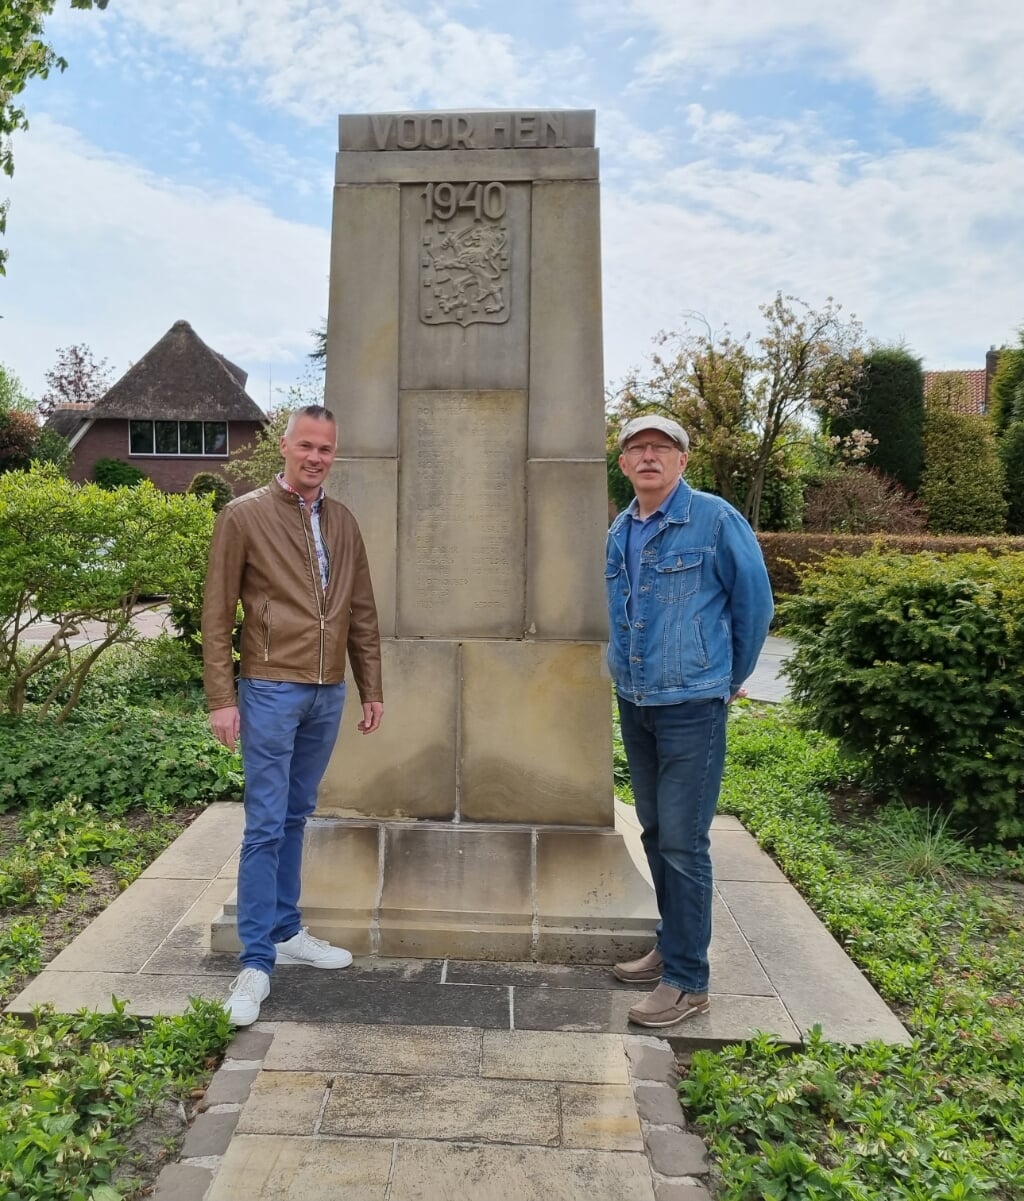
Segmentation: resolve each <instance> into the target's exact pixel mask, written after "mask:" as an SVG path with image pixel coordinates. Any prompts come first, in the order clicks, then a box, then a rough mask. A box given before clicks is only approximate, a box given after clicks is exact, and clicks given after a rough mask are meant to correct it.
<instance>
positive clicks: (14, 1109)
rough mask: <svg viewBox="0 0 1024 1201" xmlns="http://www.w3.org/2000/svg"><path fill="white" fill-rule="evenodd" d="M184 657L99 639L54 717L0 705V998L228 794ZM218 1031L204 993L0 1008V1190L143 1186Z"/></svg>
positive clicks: (31, 1193) (129, 1192) (96, 1199)
mask: <svg viewBox="0 0 1024 1201" xmlns="http://www.w3.org/2000/svg"><path fill="white" fill-rule="evenodd" d="M170 667H173V668H174V670H170V669H169V668H170ZM196 671H197V665H196V664H194V663H190V662H189V661H188V659H187V658H182V656H181V655H180V654H179V652H178V649H177V648H175V647H173V645H172V644H170V641H169V640H163V639H161V640H156V641H154V642H151V643H146V644H143V645H142V646H140V647H137V648H131V650H126V651H125V652H115V651H111V652H108V659H107V661H106V663H104V664H103V665H102V667H100V666H99V665H98V667H97V669H96V670H95V672H94V675H91V676H90V677H89V680H88V683H87V689H88V693H87V694H86V693H83V703H82V704H80V706H79V708H78V709H76V711H75V714H74V715H73V716H72V717H71V718H69V719H68V721H67V722H65V724H64V725H63V726H62V727H61V729H60V730H59V731H58V732H56V733H55V732H54V729H53V726H52V723H47V722H46V721H42V722H37V721H35V720H34V717H35V714H34V711H33V710H32V709H31V708H30V709H29V710H27V711H26V714H25V715H24V716H23V717H21V718H18V719H6V720H3V721H0V1005H2V1004H6V1003H7V1001H9V1000H10V999H11V997H13V996H14V995H16V993H17V992H18V991H19V990H20V988H21V987H22V986H23V985H24V984H25V983H26V982H27V981H28V980H29V979H30V978H31V976H32V975H33V974H34V973H36V972H37V971H39V970H40V968H41V967H42V966H43V964H44V963H46V962H48V961H49V960H50V959H51V958H52V957H53V956H54V955H55V954H56V953H57V951H59V950H60V949H61V948H62V947H63V946H65V945H66V944H67V943H68V942H70V941H71V939H72V938H73V937H74V936H75V935H76V934H77V933H78V932H79V930H81V929H82V928H84V927H85V926H86V925H87V924H88V923H89V921H91V920H92V918H93V917H94V916H95V915H96V914H97V913H99V912H100V911H101V910H102V909H103V908H105V906H106V905H107V904H109V902H110V901H111V900H112V899H113V898H114V897H115V896H117V894H118V893H119V892H120V891H121V890H122V889H123V888H125V887H127V886H128V884H130V883H131V882H132V881H133V880H134V879H135V878H136V877H137V876H138V875H139V873H140V872H141V871H142V870H143V869H144V868H145V867H146V865H147V864H148V863H149V862H151V861H152V859H154V858H155V857H156V855H158V854H159V853H160V851H161V850H163V849H164V847H166V846H167V845H169V843H170V842H171V841H173V839H174V838H175V837H176V836H177V834H178V833H179V832H180V831H181V830H182V829H183V828H184V827H185V826H187V825H188V824H189V823H190V822H191V821H192V820H194V818H195V817H196V815H197V814H198V813H199V812H200V810H201V808H202V806H203V805H205V804H206V803H207V802H208V801H210V800H212V799H215V798H217V797H230V796H232V795H237V793H238V791H239V784H240V770H239V764H238V762H237V760H236V759H235V757H234V756H231V755H229V754H228V753H227V752H226V751H223V749H222V748H219V747H218V746H217V745H216V743H215V742H214V741H213V740H212V737H211V735H210V734H209V730H208V727H207V726H206V721H205V718H204V717H203V716H202V712H201V702H200V698H199V696H198V693H197V691H196V679H195V676H196ZM41 683H45V681H42V682H41ZM76 785H77V786H79V791H78V792H77V793H72V792H70V791H69V789H71V788H73V787H75V786H76ZM82 793H85V794H86V796H87V798H88V799H83V796H82V795H81V794H82ZM230 1034H231V1030H230V1028H229V1026H228V1023H227V1019H226V1016H225V1014H224V1011H223V1009H222V1008H221V1007H220V1006H218V1005H215V1004H211V1003H208V1002H202V1001H197V1002H194V1003H193V1005H192V1007H191V1009H190V1011H189V1012H188V1013H186V1014H184V1015H182V1016H180V1017H175V1018H157V1019H154V1020H142V1019H139V1018H136V1017H133V1016H132V1015H131V1014H130V1013H128V1012H127V1010H126V1009H125V1008H124V1007H123V1006H115V1012H113V1013H112V1014H110V1015H100V1014H90V1013H85V1012H83V1013H80V1014H78V1015H75V1016H71V1017H69V1016H61V1015H56V1014H53V1013H52V1012H49V1011H46V1010H40V1011H39V1012H37V1013H36V1015H35V1017H34V1020H33V1021H27V1022H26V1021H22V1020H20V1019H17V1018H13V1017H0V1201H121V1199H122V1198H135V1197H140V1196H142V1195H143V1193H144V1191H148V1184H149V1183H150V1182H151V1181H152V1179H153V1177H154V1176H155V1175H156V1173H157V1172H158V1171H159V1169H160V1167H161V1166H162V1164H163V1163H164V1162H166V1160H167V1159H169V1158H173V1156H174V1154H175V1149H176V1147H177V1145H178V1144H179V1143H180V1140H181V1139H182V1138H183V1136H184V1133H185V1130H186V1129H187V1123H188V1121H189V1119H190V1117H191V1111H192V1109H193V1107H194V1105H195V1100H196V1097H197V1096H201V1091H202V1087H203V1084H204V1082H205V1080H206V1079H207V1078H208V1076H209V1074H210V1073H211V1072H212V1070H213V1069H214V1068H215V1067H216V1064H217V1062H218V1060H219V1058H220V1056H221V1054H222V1052H223V1050H224V1048H225V1047H226V1045H227V1043H228V1041H229V1038H230Z"/></svg>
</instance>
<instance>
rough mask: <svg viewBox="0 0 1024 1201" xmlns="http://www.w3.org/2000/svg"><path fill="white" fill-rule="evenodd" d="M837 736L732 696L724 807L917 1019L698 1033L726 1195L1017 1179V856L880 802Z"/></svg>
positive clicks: (799, 1195) (1020, 1116)
mask: <svg viewBox="0 0 1024 1201" xmlns="http://www.w3.org/2000/svg"><path fill="white" fill-rule="evenodd" d="M849 772H850V768H849V766H848V764H847V763H846V762H845V761H844V760H842V759H841V758H840V756H839V754H838V752H837V749H836V746H835V744H834V743H833V742H831V741H830V740H829V739H827V738H825V737H824V736H821V735H816V734H812V733H810V734H809V733H806V732H801V731H799V730H798V729H797V728H796V727H795V726H794V725H793V724H792V723H791V722H790V721H788V720H787V718H786V716H785V714H784V712H783V713H780V712H778V711H770V710H766V709H762V708H758V707H756V706H749V705H748V706H739V707H738V708H737V711H736V713H735V714H734V718H733V721H732V723H731V729H730V750H729V762H728V767H727V775H726V781H725V785H724V788H723V799H722V805H721V809H722V811H723V812H727V813H733V814H735V815H736V816H737V817H739V818H740V819H741V820H742V821H743V822H744V824H745V825H746V827H747V828H748V829H749V830H750V831H751V832H752V833H753V834H754V835H755V837H757V839H758V841H759V842H760V843H761V845H762V846H763V847H765V849H766V850H768V851H769V852H770V853H771V854H772V855H773V857H774V858H775V859H776V861H777V862H778V863H779V864H780V866H781V867H782V869H783V871H785V873H786V875H787V876H788V877H789V878H790V879H791V880H792V881H793V883H794V884H795V885H796V886H797V888H799V890H800V891H801V892H802V893H803V895H804V896H805V897H806V898H807V900H808V902H809V903H810V905H811V906H812V908H813V909H814V910H815V912H816V913H817V914H818V916H819V917H820V918H821V920H822V921H823V922H824V923H825V924H826V925H827V926H828V928H829V929H830V930H831V932H832V934H833V935H834V936H835V937H836V939H837V940H838V941H839V942H841V943H842V944H843V946H844V947H845V948H846V950H847V952H848V953H849V954H850V956H851V957H852V958H853V959H854V961H855V962H856V963H857V964H858V965H859V966H860V967H861V969H862V970H863V971H864V973H865V975H866V976H867V977H868V978H869V979H870V980H871V981H872V983H873V984H874V986H875V987H876V988H877V989H878V991H879V992H880V993H881V995H882V996H883V997H884V998H885V999H886V1000H887V1001H888V1002H889V1004H890V1005H892V1006H893V1008H894V1009H895V1010H896V1012H897V1013H898V1014H899V1016H900V1018H901V1019H902V1021H903V1022H904V1024H905V1025H906V1026H907V1028H908V1030H909V1031H910V1032H911V1034H912V1036H913V1042H912V1044H911V1045H910V1046H908V1047H887V1046H884V1045H881V1044H869V1045H866V1046H864V1047H846V1046H840V1045H837V1044H833V1043H829V1042H827V1041H826V1040H824V1039H822V1038H821V1037H820V1035H817V1034H816V1035H815V1036H814V1037H812V1038H810V1039H809V1040H808V1042H807V1044H806V1045H805V1046H804V1047H803V1048H802V1049H801V1050H799V1051H796V1052H792V1051H790V1050H788V1049H786V1048H783V1047H781V1046H779V1045H778V1044H777V1043H776V1042H775V1041H774V1040H772V1039H771V1038H768V1037H758V1038H755V1039H753V1040H752V1041H751V1042H750V1043H749V1044H745V1045H740V1046H734V1047H730V1048H726V1049H725V1050H724V1051H721V1052H717V1053H711V1052H696V1053H694V1054H693V1056H692V1060H691V1063H690V1066H689V1069H688V1073H687V1075H686V1077H685V1079H684V1080H683V1081H682V1083H681V1085H680V1095H681V1099H682V1101H683V1104H684V1106H685V1108H686V1109H687V1112H688V1113H689V1115H690V1117H691V1119H692V1120H693V1121H694V1123H695V1124H696V1127H697V1129H698V1130H699V1131H700V1132H701V1133H702V1134H704V1135H705V1137H706V1138H707V1140H708V1142H709V1145H710V1148H711V1151H712V1155H713V1157H714V1160H715V1162H716V1165H717V1173H718V1179H717V1185H718V1188H717V1195H718V1198H719V1201H755V1199H757V1201H762V1199H766V1201H802V1199H807V1201H883V1199H884V1201H1019V1199H1020V1198H1021V1197H1024V998H1022V996H1021V981H1022V980H1024V883H1022V881H1024V856H1022V853H1021V851H1020V850H1017V851H1012V850H1006V849H999V848H990V849H976V848H972V847H970V846H968V845H966V844H965V843H964V842H962V841H960V840H958V839H956V838H954V837H953V836H952V835H951V834H950V833H949V831H948V829H946V828H945V826H944V825H943V823H942V822H941V821H937V820H935V819H934V818H932V817H930V816H929V815H928V814H927V813H926V812H923V811H908V810H906V809H905V808H903V807H900V806H893V805H885V806H877V805H875V804H874V802H873V801H872V799H871V798H870V797H869V796H866V795H864V794H862V793H861V792H860V790H859V787H858V782H857V780H855V779H852V778H851V777H850V774H849Z"/></svg>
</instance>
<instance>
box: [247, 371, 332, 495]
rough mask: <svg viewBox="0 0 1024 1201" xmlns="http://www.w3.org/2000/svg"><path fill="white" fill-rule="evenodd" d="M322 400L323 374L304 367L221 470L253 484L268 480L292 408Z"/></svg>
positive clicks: (275, 467) (277, 460) (276, 467)
mask: <svg viewBox="0 0 1024 1201" xmlns="http://www.w3.org/2000/svg"><path fill="white" fill-rule="evenodd" d="M312 357H313V356H312V355H311V356H310V358H312ZM278 391H281V389H278ZM323 403H324V381H323V376H322V375H320V373H319V372H317V371H316V370H315V369H314V368H312V367H307V369H306V371H305V372H304V373H303V375H302V376H301V377H300V378H299V379H298V381H297V382H296V383H294V384H291V385H290V386H289V387H288V388H286V389H285V390H284V401H283V402H282V403H281V404H280V405H278V406H277V408H274V409H271V410H270V420H269V421H268V422H267V424H266V425H265V426H264V427H263V429H261V430H260V432H259V433H258V434H257V435H256V440H255V442H246V443H244V444H243V445H242V446H240V447H239V448H238V452H237V455H232V457H231V459H230V460H229V461H228V462H227V463H225V464H224V472H225V474H226V475H229V476H230V477H231V478H232V479H233V480H238V481H239V482H241V483H244V484H249V485H250V486H251V487H253V488H262V487H263V485H264V484H268V483H269V482H270V481H271V480H272V479H273V478H274V476H275V475H277V473H278V472H279V471H280V470H281V437H282V435H283V434H284V431H285V426H287V424H288V418H289V417H290V416H291V415H292V413H294V412H295V410H296V409H302V408H305V407H306V406H307V405H322V404H323Z"/></svg>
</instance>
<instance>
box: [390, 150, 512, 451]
mask: <svg viewBox="0 0 1024 1201" xmlns="http://www.w3.org/2000/svg"><path fill="white" fill-rule="evenodd" d="M380 157H381V156H377V158H378V160H379V158H380ZM401 157H405V156H401ZM476 180H479V181H480V184H481V186H482V187H484V188H490V186H491V184H490V182H488V181H487V177H486V176H480V175H477V176H475V177H474V181H476ZM495 186H497V187H498V188H500V189H501V197H500V199H501V205H502V207H503V209H504V212H503V214H502V216H501V218H500V220H498V221H485V222H483V223H482V224H479V225H477V226H474V224H473V218H472V217H470V216H468V215H467V216H462V215H461V214H458V213H457V214H456V217H455V219H454V221H451V222H448V221H442V220H440V219H439V218H437V217H431V216H430V215H429V214H428V212H427V201H426V193H427V189H425V188H424V187H423V185H422V184H419V186H416V185H413V186H409V187H403V188H402V233H401V237H402V266H401V301H400V309H401V317H400V320H401V331H402V332H401V340H400V347H399V354H400V358H399V379H398V384H399V388H400V389H402V390H403V391H408V390H416V391H427V390H442V391H444V390H447V391H460V392H469V393H471V394H473V393H476V392H481V391H482V392H493V391H508V390H514V391H525V390H526V388H527V387H528V386H529V373H530V197H531V188H530V185H529V184H528V183H508V184H505V183H498V184H496V185H495ZM457 190H459V191H465V187H464V186H463V187H461V188H458V189H457ZM469 228H472V229H478V230H479V231H480V236H486V237H492V238H500V239H503V248H502V250H501V251H500V253H495V254H494V255H493V256H491V258H492V259H493V261H488V262H487V263H486V264H485V266H484V267H483V268H482V269H481V271H480V273H479V274H480V276H482V282H483V284H484V285H485V286H487V287H490V288H491V291H490V292H489V293H488V294H487V295H486V296H485V295H481V294H480V291H481V289H478V288H475V287H474V288H473V289H471V290H472V293H473V295H472V297H470V296H469V295H468V292H467V293H466V294H465V298H466V304H467V307H466V308H465V309H461V308H450V309H449V307H448V306H449V304H450V303H451V302H452V297H453V296H458V295H459V294H460V293H459V291H458V288H457V283H458V282H463V281H465V279H466V277H465V276H462V275H461V273H460V272H458V271H456V275H458V279H456V276H455V275H453V274H452V272H451V270H446V269H444V268H443V267H442V264H443V263H446V262H451V263H453V264H454V263H455V262H456V261H457V260H458V259H459V257H460V256H463V255H464V254H465V253H469V254H470V255H471V257H475V256H476V254H477V253H478V252H477V251H476V250H472V249H470V250H469V251H468V252H466V251H465V248H462V249H460V248H459V247H458V246H457V245H452V243H453V241H454V239H455V238H456V237H458V236H459V234H460V233H461V232H462V231H465V230H466V229H469ZM445 246H448V247H449V249H447V250H445V249H444V247H445ZM480 253H483V254H485V256H486V251H485V250H482V251H481V252H480ZM492 269H493V270H492ZM470 274H472V273H470ZM446 297H448V299H446ZM442 304H443V305H444V306H445V307H444V308H441V305H442ZM490 310H493V311H490ZM401 445H402V459H403V470H404V460H405V455H406V452H407V450H408V449H409V442H408V440H407V438H406V435H405V431H404V430H403V431H402V440H401ZM524 445H525V443H524ZM468 466H471V464H468V463H467V462H466V461H465V460H463V459H460V458H459V457H458V456H456V455H453V456H452V457H451V458H450V459H449V460H446V467H447V468H448V469H449V470H452V471H454V472H456V473H458V472H461V471H463V470H465V469H466V468H467V467H468Z"/></svg>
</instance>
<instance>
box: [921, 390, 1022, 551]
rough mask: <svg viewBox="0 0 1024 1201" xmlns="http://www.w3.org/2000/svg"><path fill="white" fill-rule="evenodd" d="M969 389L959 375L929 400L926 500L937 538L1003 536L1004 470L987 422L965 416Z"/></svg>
mask: <svg viewBox="0 0 1024 1201" xmlns="http://www.w3.org/2000/svg"><path fill="white" fill-rule="evenodd" d="M967 399H968V398H967V386H966V384H965V383H964V382H963V379H962V378H958V377H957V376H955V375H954V374H947V376H945V377H940V379H938V380H936V381H935V383H934V384H933V385H932V386H931V387H930V388H929V389H928V391H927V393H926V394H925V416H924V471H923V472H922V474H921V499H922V501H923V502H924V507H925V510H926V512H927V515H928V529H929V531H930V532H931V533H933V534H1001V533H1003V531H1004V530H1005V528H1006V501H1005V500H1004V499H1003V465H1002V463H1001V462H1000V459H999V452H998V449H997V447H996V437H995V432H994V430H993V428H992V423H991V422H990V421H989V419H988V418H987V417H981V416H978V415H977V414H973V413H968V412H964V409H965V407H966V405H967Z"/></svg>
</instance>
